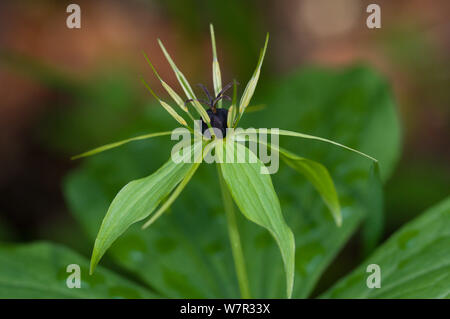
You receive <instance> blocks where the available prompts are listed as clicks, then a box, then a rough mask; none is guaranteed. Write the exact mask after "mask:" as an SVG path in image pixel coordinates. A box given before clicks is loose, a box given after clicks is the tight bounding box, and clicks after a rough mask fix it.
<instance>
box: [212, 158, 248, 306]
mask: <svg viewBox="0 0 450 319" xmlns="http://www.w3.org/2000/svg"><path fill="white" fill-rule="evenodd" d="M217 174H218V175H219V182H220V189H221V191H222V199H223V204H224V208H225V215H226V216H227V224H228V235H229V237H230V243H231V251H232V253H233V259H234V268H235V269H236V275H237V279H238V283H239V290H240V292H241V297H242V298H244V299H249V298H251V297H250V287H249V285H248V278H247V270H246V268H245V259H244V253H243V251H242V245H241V237H240V235H239V229H238V225H237V222H236V216H235V213H234V206H233V199H232V198H231V194H230V191H229V190H228V188H227V185H226V183H225V180H224V179H223V176H222V172H221V171H220V168H219V164H217Z"/></svg>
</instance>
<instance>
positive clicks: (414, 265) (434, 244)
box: [322, 197, 450, 299]
mask: <svg viewBox="0 0 450 319" xmlns="http://www.w3.org/2000/svg"><path fill="white" fill-rule="evenodd" d="M449 247H450V197H447V198H446V199H445V200H444V201H442V202H441V203H439V204H437V205H436V206H434V207H432V208H430V209H428V210H427V211H425V212H424V213H423V214H422V215H421V216H419V217H418V218H416V219H415V220H413V221H412V222H409V223H408V224H407V225H405V226H403V227H402V228H401V229H400V230H399V231H397V232H396V233H395V234H394V235H392V236H391V237H390V238H389V239H388V240H387V241H386V242H385V243H384V244H383V245H382V246H380V247H379V248H378V249H377V250H376V251H375V252H374V254H373V255H372V256H371V257H370V258H368V259H367V260H366V261H364V262H363V263H362V264H361V266H360V267H358V268H357V269H356V270H354V271H353V272H352V273H351V274H350V275H348V276H347V277H345V278H344V279H342V280H340V281H339V282H338V283H337V284H336V285H335V286H333V287H332V288H331V289H330V290H328V291H327V292H326V293H325V294H323V295H322V297H324V298H386V299H391V298H414V299H415V298H449V297H450V254H448V249H449ZM371 264H376V265H378V266H379V267H380V270H381V287H380V288H372V289H370V288H368V287H367V284H366V280H367V277H368V276H369V275H371V273H370V272H366V269H367V266H368V265H371Z"/></svg>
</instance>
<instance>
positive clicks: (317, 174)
mask: <svg viewBox="0 0 450 319" xmlns="http://www.w3.org/2000/svg"><path fill="white" fill-rule="evenodd" d="M279 152H280V155H281V158H282V159H283V160H284V161H285V162H286V163H287V164H288V165H289V166H291V167H292V168H293V169H295V170H296V171H298V172H299V173H300V174H303V175H304V176H305V177H306V178H307V179H308V181H309V182H310V183H311V184H312V185H313V186H314V188H315V189H316V190H317V191H318V192H319V194H320V196H321V197H322V199H323V201H324V202H325V204H326V205H327V206H328V208H329V209H330V211H331V214H332V215H333V218H334V220H335V222H336V224H337V225H338V226H341V225H342V216H341V207H340V205H339V198H338V195H337V192H336V189H335V187H334V183H333V180H332V179H331V176H330V173H329V172H328V170H327V168H326V167H325V166H323V165H322V164H320V163H317V162H315V161H312V160H309V159H307V158H303V157H300V156H297V155H295V154H294V153H291V152H289V151H287V150H284V149H281V148H279Z"/></svg>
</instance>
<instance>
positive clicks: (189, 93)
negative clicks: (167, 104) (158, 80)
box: [158, 39, 210, 123]
mask: <svg viewBox="0 0 450 319" xmlns="http://www.w3.org/2000/svg"><path fill="white" fill-rule="evenodd" d="M158 43H159V46H160V47H161V49H162V51H163V53H164V55H165V57H166V59H167V61H169V64H170V66H171V67H172V70H173V72H174V73H175V76H176V77H177V79H178V82H179V83H180V85H181V88H182V89H183V91H184V93H185V94H186V96H187V98H188V99H192V104H193V105H194V108H195V109H196V110H197V112H198V113H199V115H200V116H201V117H202V119H203V121H204V122H205V123H209V122H210V120H209V116H208V114H207V113H206V111H205V109H204V108H203V106H202V105H201V104H200V103H199V102H198V101H197V97H196V96H195V93H194V91H193V90H192V87H191V86H190V84H189V82H188V81H187V79H186V77H185V76H184V74H183V73H181V71H180V70H179V69H178V67H177V66H176V65H175V63H174V62H173V60H172V58H171V57H170V55H169V53H168V52H167V50H166V48H165V47H164V45H163V44H162V42H161V40H159V39H158Z"/></svg>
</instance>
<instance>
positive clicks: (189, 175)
mask: <svg viewBox="0 0 450 319" xmlns="http://www.w3.org/2000/svg"><path fill="white" fill-rule="evenodd" d="M214 144H215V143H214V142H212V143H210V144H208V145H207V146H206V147H205V148H204V150H203V151H202V152H201V153H198V154H197V157H195V158H194V164H193V165H192V166H191V168H190V169H189V170H188V171H187V173H186V175H185V176H184V178H183V180H182V181H181V183H180V184H179V185H178V186H177V188H176V189H175V190H174V191H173V192H172V194H170V197H169V198H168V199H167V200H166V201H165V202H164V203H163V204H162V205H161V207H160V208H159V209H158V210H157V212H156V213H154V214H153V216H152V217H150V219H149V220H148V221H147V222H146V223H145V224H144V226H142V228H143V229H144V228H147V227H148V226H150V225H151V224H153V223H154V222H155V220H156V219H158V218H159V217H160V216H161V215H162V214H163V213H164V212H165V211H166V210H167V209H168V208H169V207H170V205H172V203H173V202H174V201H175V199H177V197H178V196H179V195H180V193H181V192H182V191H183V189H184V188H185V187H186V185H187V184H188V183H189V181H190V180H191V178H192V176H194V174H195V172H196V171H197V169H198V167H199V166H200V164H201V163H202V160H203V154H207V153H208V152H209V150H210V149H211V148H212V147H213V146H214Z"/></svg>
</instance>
